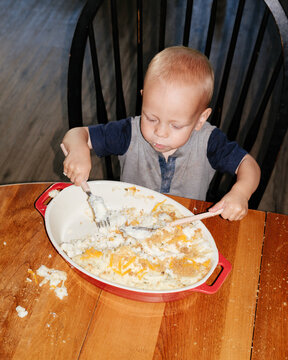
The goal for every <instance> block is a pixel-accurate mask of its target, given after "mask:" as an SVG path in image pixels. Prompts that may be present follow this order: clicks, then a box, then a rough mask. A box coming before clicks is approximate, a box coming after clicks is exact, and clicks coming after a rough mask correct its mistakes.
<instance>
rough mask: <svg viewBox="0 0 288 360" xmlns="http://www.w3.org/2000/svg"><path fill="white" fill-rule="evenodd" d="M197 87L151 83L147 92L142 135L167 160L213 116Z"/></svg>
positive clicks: (144, 98)
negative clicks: (204, 103) (203, 103)
mask: <svg viewBox="0 0 288 360" xmlns="http://www.w3.org/2000/svg"><path fill="white" fill-rule="evenodd" d="M197 90H198V87H197V86H189V87H188V86H187V85H180V84H177V83H175V84H171V83H170V84H168V83H166V82H163V81H160V80H157V81H156V80H154V81H150V80H148V81H147V82H146V84H145V88H144V90H143V105H142V116H141V132H142V135H143V137H144V138H145V140H146V141H147V142H149V144H150V145H151V146H152V147H153V148H154V149H155V150H156V151H159V152H161V153H162V154H163V155H164V156H165V158H166V159H167V158H168V156H169V155H172V154H173V153H174V152H175V151H176V150H177V149H178V148H179V147H180V146H183V145H184V144H185V143H186V142H187V141H188V139H189V137H190V135H191V133H192V131H193V130H194V129H195V130H200V129H201V127H202V126H203V124H204V123H205V121H206V120H207V118H208V117H209V115H210V113H211V109H210V108H207V109H204V110H203V107H201V95H200V94H199V93H200V91H197Z"/></svg>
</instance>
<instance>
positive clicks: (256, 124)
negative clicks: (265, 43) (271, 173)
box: [243, 54, 283, 165]
mask: <svg viewBox="0 0 288 360" xmlns="http://www.w3.org/2000/svg"><path fill="white" fill-rule="evenodd" d="M282 65H283V56H282V54H280V55H279V57H278V61H277V63H276V65H275V68H274V70H273V73H272V76H271V79H270V81H269V83H268V86H267V89H266V91H265V92H264V96H263V99H262V101H261V103H260V106H259V109H258V111H257V113H256V116H255V117H254V119H253V123H252V126H251V127H250V129H249V131H248V132H247V135H246V137H245V140H244V143H243V147H244V149H245V150H247V151H248V152H250V151H251V149H252V147H253V145H254V144H255V141H256V138H257V135H258V133H259V129H260V126H261V121H262V118H263V115H264V112H265V109H266V107H267V104H268V101H269V98H270V96H271V94H272V91H273V89H274V87H275V84H276V80H277V79H278V78H279V73H280V70H281V68H282ZM257 160H258V161H259V160H260V158H258V159H257ZM260 165H262V164H261V162H260Z"/></svg>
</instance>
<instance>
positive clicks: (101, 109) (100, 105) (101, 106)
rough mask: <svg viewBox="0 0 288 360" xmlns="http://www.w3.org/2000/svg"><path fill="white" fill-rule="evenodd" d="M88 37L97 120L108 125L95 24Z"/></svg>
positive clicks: (91, 27) (90, 28) (90, 27)
mask: <svg viewBox="0 0 288 360" xmlns="http://www.w3.org/2000/svg"><path fill="white" fill-rule="evenodd" d="M88 36H89V45H90V53H91V59H92V69H93V76H94V84H95V94H96V111H97V118H98V121H99V123H102V124H106V123H107V122H108V116H107V110H106V106H105V101H104V96H103V91H102V84H101V79H100V72H99V64H98V56H97V50H96V40H95V35H94V29H93V23H91V24H89V35H88Z"/></svg>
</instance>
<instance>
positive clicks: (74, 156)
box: [60, 127, 92, 186]
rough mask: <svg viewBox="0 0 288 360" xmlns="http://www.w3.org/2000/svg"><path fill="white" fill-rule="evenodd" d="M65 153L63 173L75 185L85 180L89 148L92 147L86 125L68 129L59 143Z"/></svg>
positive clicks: (86, 177)
mask: <svg viewBox="0 0 288 360" xmlns="http://www.w3.org/2000/svg"><path fill="white" fill-rule="evenodd" d="M60 146H61V149H62V151H63V153H64V155H65V157H66V158H65V160H64V162H63V174H64V175H66V176H67V177H68V178H69V179H70V180H71V181H72V182H73V183H74V184H75V185H77V186H80V185H81V183H82V182H83V181H87V180H88V178H89V174H90V170H91V158H90V150H91V148H92V146H91V141H90V137H89V131H88V128H87V127H78V128H73V129H70V130H69V131H68V132H67V133H66V134H65V136H64V139H63V142H62V144H61V145H60Z"/></svg>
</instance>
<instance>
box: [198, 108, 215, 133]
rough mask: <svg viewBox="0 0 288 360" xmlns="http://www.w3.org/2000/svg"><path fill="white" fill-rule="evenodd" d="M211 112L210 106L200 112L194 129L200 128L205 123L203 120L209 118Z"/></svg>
mask: <svg viewBox="0 0 288 360" xmlns="http://www.w3.org/2000/svg"><path fill="white" fill-rule="evenodd" d="M211 112H212V109H211V108H207V109H205V110H204V111H203V112H202V114H201V115H200V117H199V119H198V121H197V124H196V126H195V130H196V131H199V130H200V129H201V128H202V126H203V125H204V124H205V122H206V121H207V119H208V118H209V116H210V114H211Z"/></svg>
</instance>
